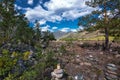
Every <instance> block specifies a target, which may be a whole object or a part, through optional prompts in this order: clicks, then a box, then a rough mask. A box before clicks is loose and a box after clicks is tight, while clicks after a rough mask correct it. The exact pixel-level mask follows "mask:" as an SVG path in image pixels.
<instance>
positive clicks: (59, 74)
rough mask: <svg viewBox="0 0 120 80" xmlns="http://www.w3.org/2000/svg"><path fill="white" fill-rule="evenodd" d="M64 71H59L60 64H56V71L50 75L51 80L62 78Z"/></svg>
mask: <svg viewBox="0 0 120 80" xmlns="http://www.w3.org/2000/svg"><path fill="white" fill-rule="evenodd" d="M63 74H64V71H63V69H61V67H60V64H57V69H55V70H54V71H53V72H52V73H51V76H52V80H59V79H61V78H62V77H63Z"/></svg>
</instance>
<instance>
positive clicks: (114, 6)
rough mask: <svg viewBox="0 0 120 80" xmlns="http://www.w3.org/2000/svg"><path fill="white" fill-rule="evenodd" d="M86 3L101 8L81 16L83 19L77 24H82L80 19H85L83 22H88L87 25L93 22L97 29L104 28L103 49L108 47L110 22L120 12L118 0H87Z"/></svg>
mask: <svg viewBox="0 0 120 80" xmlns="http://www.w3.org/2000/svg"><path fill="white" fill-rule="evenodd" d="M86 5H88V6H90V7H94V8H95V7H99V8H101V10H96V11H93V12H92V14H90V15H87V16H85V17H83V19H79V23H78V24H79V25H83V24H81V20H85V21H86V22H84V24H86V23H87V22H88V24H87V25H88V26H91V24H95V26H97V27H98V28H99V29H101V30H104V33H105V49H108V45H109V30H110V29H111V28H110V26H111V25H110V22H111V21H112V20H113V19H114V18H115V17H116V16H118V15H119V13H120V0H91V1H87V2H86ZM108 11H109V13H110V15H108ZM91 15H92V16H91ZM96 15H97V16H98V15H99V16H102V18H99V17H96ZM93 16H95V17H93ZM92 18H93V19H92ZM88 19H89V20H88ZM89 24H90V25H89ZM112 27H113V26H112Z"/></svg>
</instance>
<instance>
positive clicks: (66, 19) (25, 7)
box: [15, 0, 96, 32]
mask: <svg viewBox="0 0 120 80" xmlns="http://www.w3.org/2000/svg"><path fill="white" fill-rule="evenodd" d="M85 1H88V0H16V4H15V7H16V8H17V9H20V10H21V11H22V13H23V14H25V17H27V18H28V20H29V21H30V26H31V27H34V23H35V20H38V21H39V23H40V28H41V30H42V31H46V30H49V31H51V32H54V31H57V30H60V31H63V32H69V31H72V32H76V31H77V30H78V29H80V28H81V26H78V25H77V24H78V18H79V17H81V16H85V15H87V14H90V13H91V12H92V11H93V10H95V9H96V8H92V7H88V6H87V5H85Z"/></svg>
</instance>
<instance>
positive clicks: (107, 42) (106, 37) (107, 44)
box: [105, 27, 109, 50]
mask: <svg viewBox="0 0 120 80" xmlns="http://www.w3.org/2000/svg"><path fill="white" fill-rule="evenodd" d="M108 31H109V30H108V27H105V50H108V49H109V32H108Z"/></svg>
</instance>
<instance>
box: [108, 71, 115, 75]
mask: <svg viewBox="0 0 120 80" xmlns="http://www.w3.org/2000/svg"><path fill="white" fill-rule="evenodd" d="M106 72H107V73H109V74H113V75H117V73H116V72H113V71H110V70H107V71H106Z"/></svg>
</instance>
